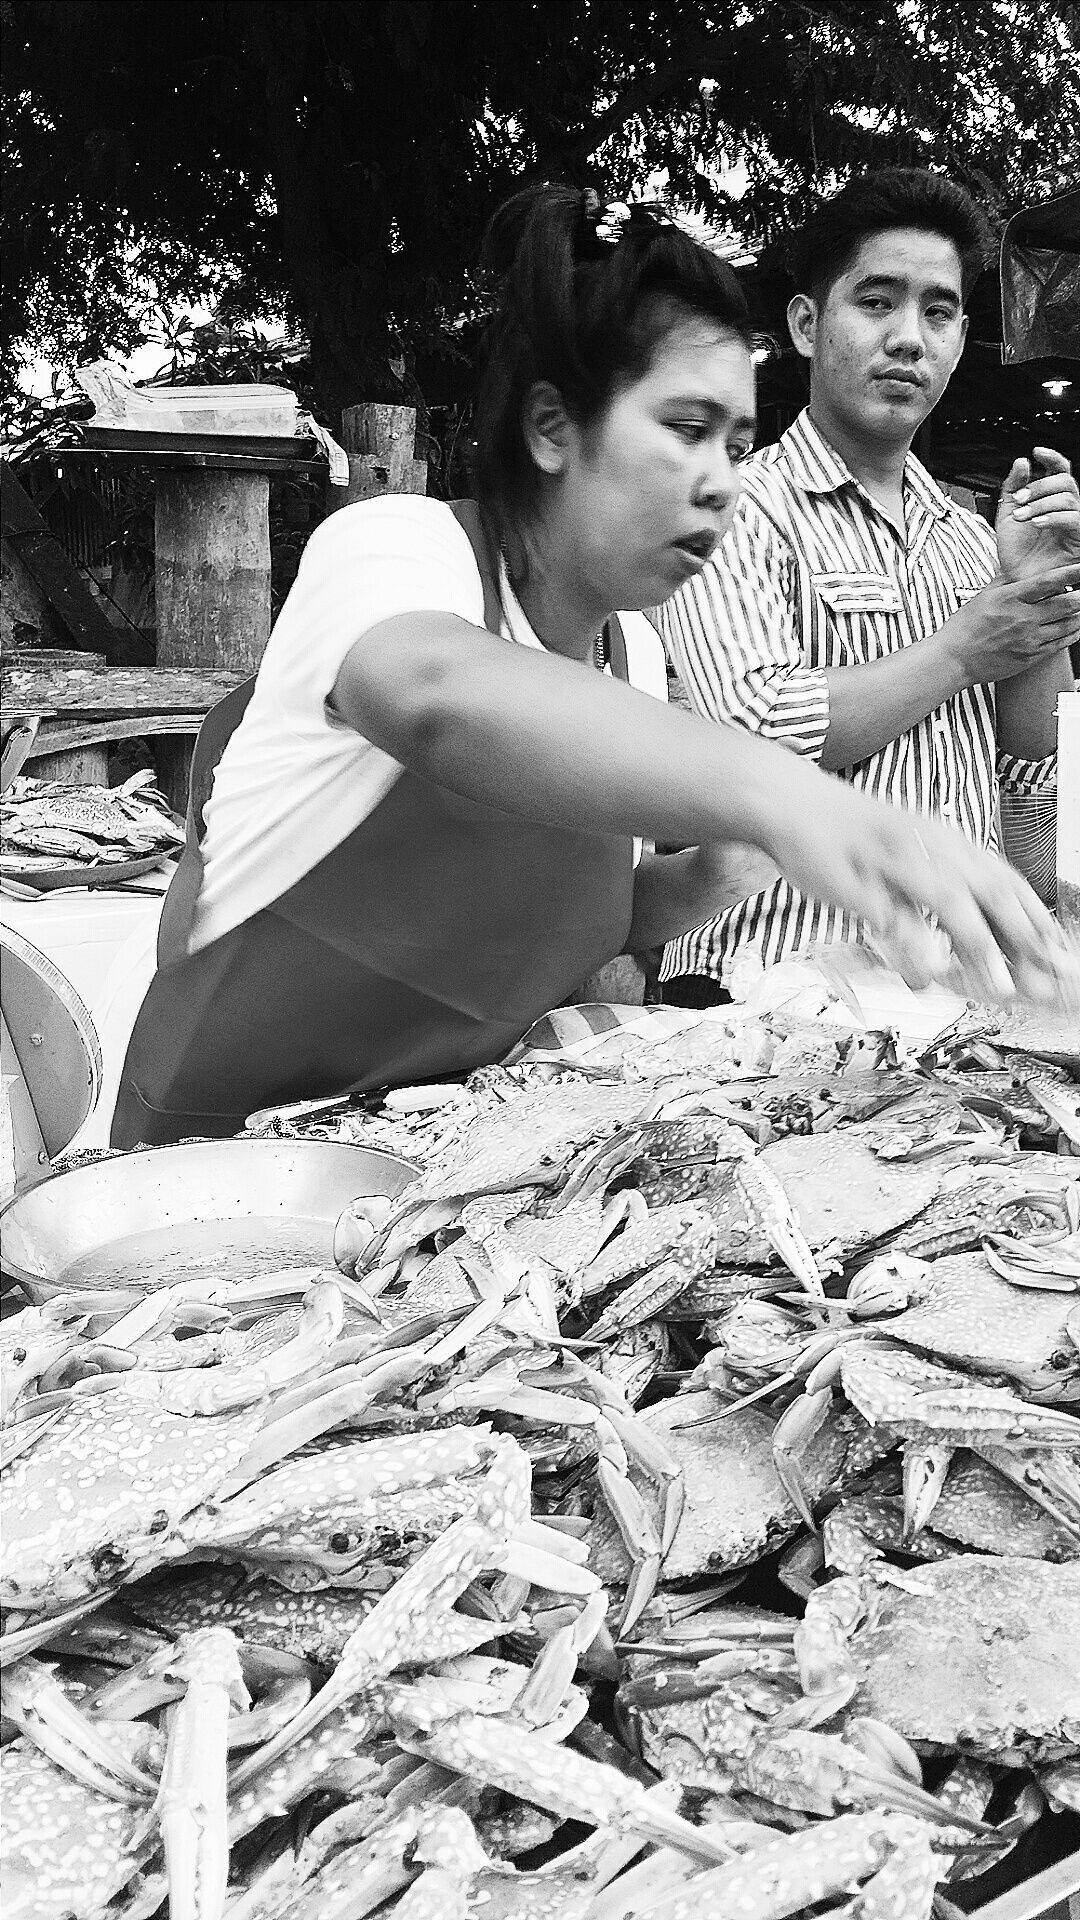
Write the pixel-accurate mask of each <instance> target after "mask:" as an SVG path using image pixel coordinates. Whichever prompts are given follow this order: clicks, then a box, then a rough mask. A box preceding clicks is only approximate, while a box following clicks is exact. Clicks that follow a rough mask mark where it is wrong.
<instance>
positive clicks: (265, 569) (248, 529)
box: [154, 468, 270, 673]
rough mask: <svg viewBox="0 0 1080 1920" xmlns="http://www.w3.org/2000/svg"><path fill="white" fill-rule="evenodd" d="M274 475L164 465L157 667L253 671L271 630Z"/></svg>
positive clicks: (157, 535)
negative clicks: (271, 508) (272, 479)
mask: <svg viewBox="0 0 1080 1920" xmlns="http://www.w3.org/2000/svg"><path fill="white" fill-rule="evenodd" d="M269 503H270V481H269V479H268V477H267V475H266V474H265V473H232V472H228V471H216V470H214V469H212V468H203V469H199V470H198V471H195V472H181V471H179V470H175V469H166V471H164V472H162V473H159V474H158V478H157V493H156V500H155V506H154V594H155V599H156V602H157V662H158V666H159V667H227V668H236V669H239V670H240V671H247V672H249V673H254V671H255V669H256V667H257V666H258V664H259V661H260V660H261V659H262V656H263V650H264V648H265V646H266V642H267V640H268V639H269V636H270V506H269Z"/></svg>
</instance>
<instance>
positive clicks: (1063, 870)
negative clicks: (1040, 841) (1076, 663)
mask: <svg viewBox="0 0 1080 1920" xmlns="http://www.w3.org/2000/svg"><path fill="white" fill-rule="evenodd" d="M1057 722H1058V813H1057V888H1058V893H1057V897H1058V918H1059V920H1060V921H1061V924H1062V926H1063V927H1066V928H1067V929H1068V931H1069V932H1070V933H1073V934H1075V935H1076V936H1077V938H1078V939H1080V692H1078V693H1062V694H1059V695H1058V709H1057Z"/></svg>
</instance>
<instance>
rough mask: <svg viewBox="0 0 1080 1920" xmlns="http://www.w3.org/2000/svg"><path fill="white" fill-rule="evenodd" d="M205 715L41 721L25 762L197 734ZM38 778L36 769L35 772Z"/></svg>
mask: <svg viewBox="0 0 1080 1920" xmlns="http://www.w3.org/2000/svg"><path fill="white" fill-rule="evenodd" d="M205 718H206V714H205V713H140V714H139V715H137V716H135V715H131V716H129V717H128V718H127V719H114V720H42V721H40V722H39V724H38V732H37V738H36V740H35V741H34V744H33V746H32V748H31V750H30V752H29V753H28V754H26V755H25V758H26V760H28V761H29V760H33V758H34V756H35V754H41V753H63V752H65V751H66V750H67V749H68V748H71V747H93V746H96V745H97V744H98V742H99V741H101V740H144V739H145V740H150V739H153V738H154V737H155V736H157V735H159V734H165V735H169V736H171V735H175V734H196V733H198V731H199V728H200V727H201V726H202V723H203V721H204V720H205ZM34 771H35V776H36V773H37V769H36V768H35V770H34Z"/></svg>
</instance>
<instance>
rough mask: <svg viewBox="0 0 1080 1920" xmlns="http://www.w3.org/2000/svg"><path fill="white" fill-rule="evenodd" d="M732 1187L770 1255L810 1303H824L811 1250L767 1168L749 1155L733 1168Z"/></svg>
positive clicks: (778, 1184)
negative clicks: (754, 1221)
mask: <svg viewBox="0 0 1080 1920" xmlns="http://www.w3.org/2000/svg"><path fill="white" fill-rule="evenodd" d="M735 1184H736V1186H737V1187H738V1189H739V1191H740V1193H741V1194H742V1196H743V1198H744V1200H745V1201H746V1202H747V1205H748V1206H749V1207H750V1208H751V1209H752V1211H753V1213H754V1214H755V1215H756V1216H757V1218H758V1220H759V1222H760V1225H761V1230H762V1232H763V1233H764V1235H765V1238H766V1240H767V1241H768V1242H769V1245H770V1247H772V1249H773V1251H774V1253H778V1254H779V1256H780V1258H781V1260H782V1261H783V1263H784V1265H785V1267H787V1268H788V1270H789V1272H791V1273H793V1274H794V1275H795V1278H796V1280H797V1281H798V1282H799V1284H800V1286H801V1287H803V1288H804V1290H805V1291H806V1292H807V1293H808V1294H809V1295H810V1297H811V1299H812V1300H815V1301H819V1300H824V1298H825V1287H824V1285H823V1282H822V1278H821V1272H820V1269H819V1267H818V1263H817V1261H816V1260H815V1258H814V1254H813V1250H812V1248H811V1246H810V1243H809V1241H808V1240H807V1238H806V1235H805V1234H804V1232H803V1230H802V1228H801V1227H800V1225H799V1222H798V1220H797V1218H796V1216H795V1213H794V1210H793V1208H792V1205H791V1202H790V1200H789V1199H788V1197H787V1194H786V1193H785V1192H784V1189H783V1187H782V1186H781V1184H780V1182H779V1180H778V1179H777V1178H776V1175H775V1174H774V1173H773V1172H772V1170H771V1168H766V1167H765V1166H763V1165H762V1163H761V1161H760V1159H758V1158H756V1157H755V1156H754V1155H753V1154H751V1155H750V1156H749V1157H748V1158H747V1159H740V1161H739V1163H738V1165H737V1166H736V1168H735Z"/></svg>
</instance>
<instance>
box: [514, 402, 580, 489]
mask: <svg viewBox="0 0 1080 1920" xmlns="http://www.w3.org/2000/svg"><path fill="white" fill-rule="evenodd" d="M521 431H522V434H523V436H524V439H525V445H526V446H527V447H528V449H529V452H530V454H531V455H532V458H533V461H534V463H535V465H536V466H537V467H539V469H540V472H541V473H550V474H559V473H562V472H563V470H564V468H565V466H566V462H567V458H568V456H569V453H570V449H571V445H572V443H573V439H574V433H575V429H574V423H573V421H572V420H571V418H570V415H569V414H568V413H567V411H566V405H565V402H564V401H563V397H562V394H561V393H560V392H559V390H558V388H557V387H553V386H552V385H551V382H550V381H548V380H538V381H537V382H536V384H535V385H534V386H531V387H530V388H529V391H528V393H527V394H526V395H525V400H524V403H523V405H522V409H521Z"/></svg>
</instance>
